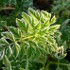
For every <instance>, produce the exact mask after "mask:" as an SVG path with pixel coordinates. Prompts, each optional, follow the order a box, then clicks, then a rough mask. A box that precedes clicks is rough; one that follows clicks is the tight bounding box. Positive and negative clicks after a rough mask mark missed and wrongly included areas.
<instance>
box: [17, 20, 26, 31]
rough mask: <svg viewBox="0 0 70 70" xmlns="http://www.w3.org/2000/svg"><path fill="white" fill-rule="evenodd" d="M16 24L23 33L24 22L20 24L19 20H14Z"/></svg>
mask: <svg viewBox="0 0 70 70" xmlns="http://www.w3.org/2000/svg"><path fill="white" fill-rule="evenodd" d="M16 23H17V26H18V28H19V29H20V30H21V31H25V23H24V22H22V21H21V20H20V19H16Z"/></svg>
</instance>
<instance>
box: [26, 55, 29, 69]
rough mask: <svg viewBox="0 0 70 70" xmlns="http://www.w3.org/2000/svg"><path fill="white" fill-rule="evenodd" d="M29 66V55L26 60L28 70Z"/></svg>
mask: <svg viewBox="0 0 70 70" xmlns="http://www.w3.org/2000/svg"><path fill="white" fill-rule="evenodd" d="M28 65H29V60H28V55H27V58H26V70H28Z"/></svg>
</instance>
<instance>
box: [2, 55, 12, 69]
mask: <svg viewBox="0 0 70 70" xmlns="http://www.w3.org/2000/svg"><path fill="white" fill-rule="evenodd" d="M3 62H4V64H5V66H6V67H7V70H12V69H11V63H10V61H9V59H8V58H7V56H6V55H5V56H4V58H3Z"/></svg>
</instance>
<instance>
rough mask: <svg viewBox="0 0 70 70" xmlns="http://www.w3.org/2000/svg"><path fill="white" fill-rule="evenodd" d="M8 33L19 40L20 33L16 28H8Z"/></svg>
mask: <svg viewBox="0 0 70 70" xmlns="http://www.w3.org/2000/svg"><path fill="white" fill-rule="evenodd" d="M9 31H11V32H12V33H13V35H14V36H15V37H16V38H20V36H21V33H20V31H19V30H18V29H17V28H15V27H11V26H10V27H9Z"/></svg>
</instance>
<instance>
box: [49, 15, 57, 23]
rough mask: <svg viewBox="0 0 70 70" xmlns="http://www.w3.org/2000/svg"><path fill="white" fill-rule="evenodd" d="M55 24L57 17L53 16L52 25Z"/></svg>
mask: <svg viewBox="0 0 70 70" xmlns="http://www.w3.org/2000/svg"><path fill="white" fill-rule="evenodd" d="M55 22H56V17H55V16H53V18H52V19H51V21H50V24H54V23H55Z"/></svg>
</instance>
